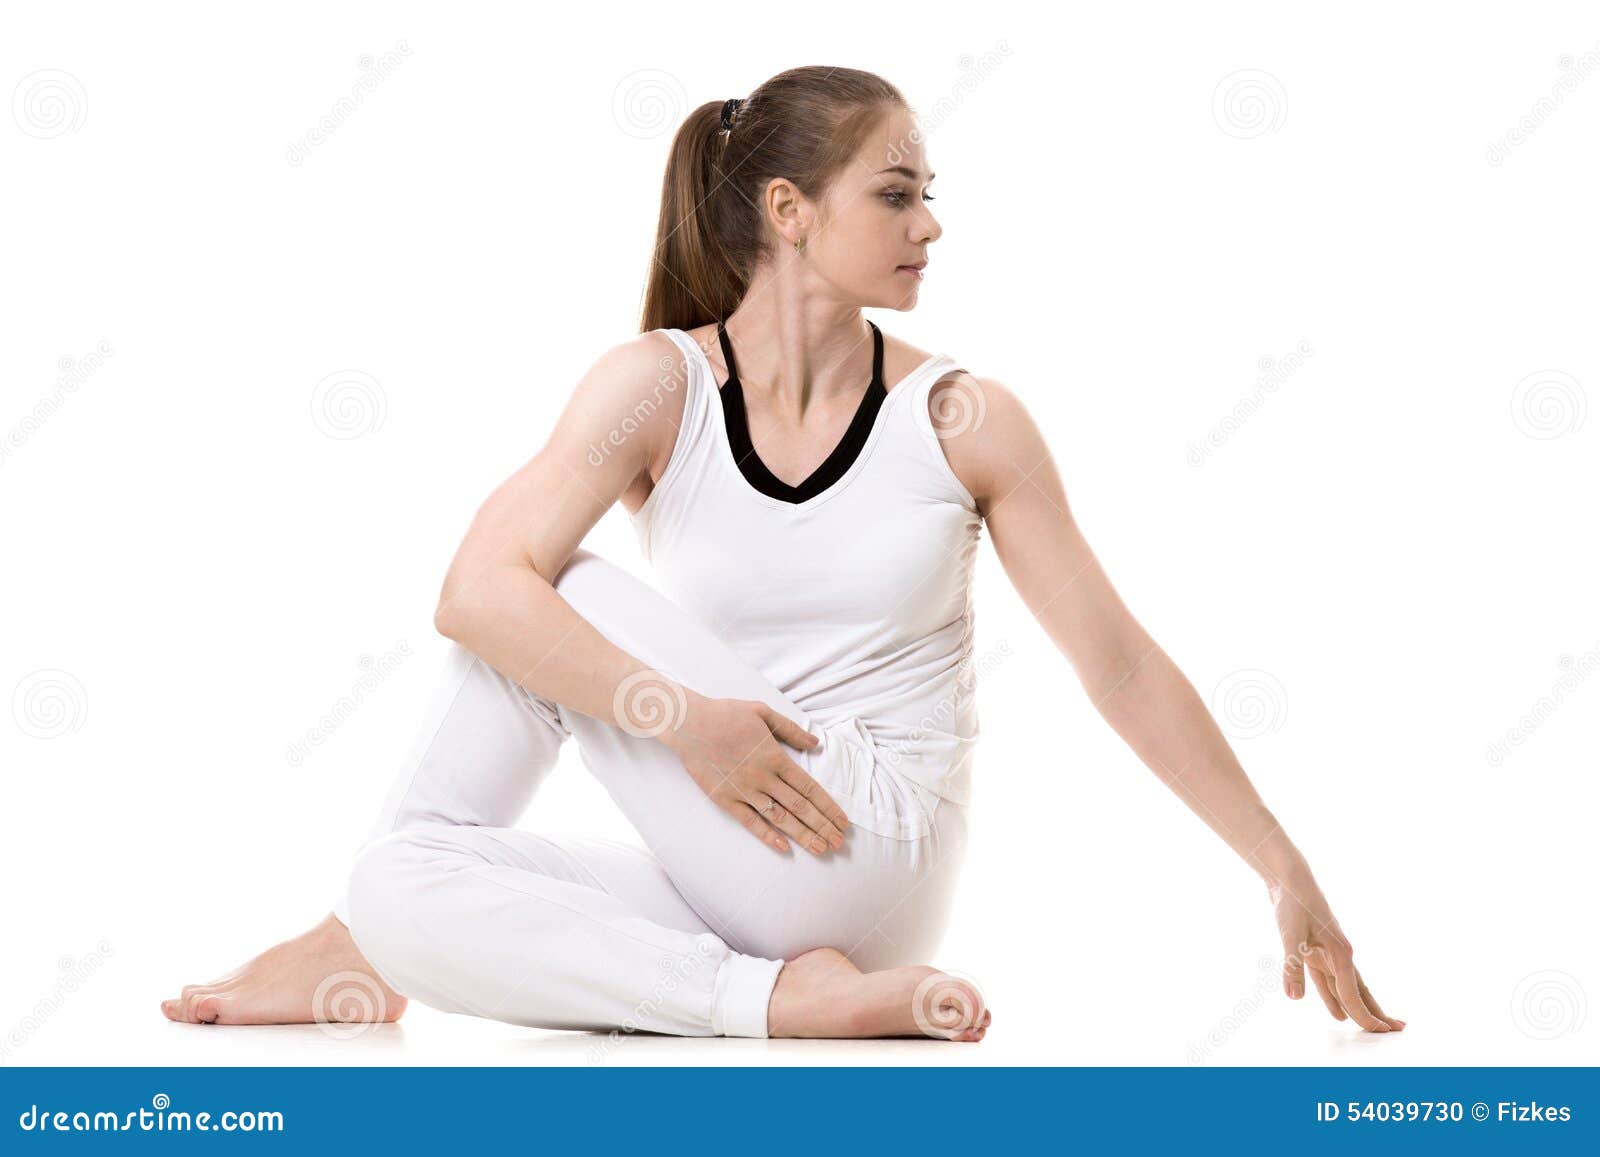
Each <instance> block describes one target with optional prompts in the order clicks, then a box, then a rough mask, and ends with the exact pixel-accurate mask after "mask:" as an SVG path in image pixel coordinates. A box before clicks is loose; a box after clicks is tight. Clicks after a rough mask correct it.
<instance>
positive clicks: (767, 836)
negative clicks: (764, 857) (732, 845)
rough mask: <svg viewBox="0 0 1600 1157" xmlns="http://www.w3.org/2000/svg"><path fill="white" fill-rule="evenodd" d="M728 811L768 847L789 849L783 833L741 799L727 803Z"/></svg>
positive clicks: (782, 850)
mask: <svg viewBox="0 0 1600 1157" xmlns="http://www.w3.org/2000/svg"><path fill="white" fill-rule="evenodd" d="M728 811H729V812H730V813H731V814H732V815H733V817H734V818H735V819H737V820H738V821H739V822H740V823H741V824H743V825H744V826H745V828H746V829H747V830H748V831H749V832H750V834H751V835H753V836H755V837H756V838H757V839H758V840H760V841H761V842H762V843H764V844H766V845H767V846H768V847H769V848H774V849H776V850H778V851H780V852H787V851H788V850H789V841H788V840H786V839H784V838H783V833H782V832H779V831H778V830H776V829H775V828H774V827H773V826H772V825H771V824H769V823H768V822H767V821H766V820H765V819H763V818H762V816H761V813H760V812H758V811H756V809H755V808H753V807H751V806H750V805H749V804H747V803H745V802H744V801H742V800H734V801H733V802H732V803H730V804H729V805H728Z"/></svg>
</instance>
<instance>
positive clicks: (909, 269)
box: [895, 265, 922, 281]
mask: <svg viewBox="0 0 1600 1157" xmlns="http://www.w3.org/2000/svg"><path fill="white" fill-rule="evenodd" d="M895 272H896V273H909V274H911V276H912V277H915V278H916V279H917V280H918V281H921V280H922V270H921V269H918V268H917V267H916V266H915V265H900V266H896V267H895Z"/></svg>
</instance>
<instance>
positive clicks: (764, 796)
mask: <svg viewBox="0 0 1600 1157" xmlns="http://www.w3.org/2000/svg"><path fill="white" fill-rule="evenodd" d="M748 802H749V804H750V806H751V807H753V808H755V809H756V811H757V813H759V814H760V816H761V818H762V819H764V820H766V821H767V822H768V823H769V824H771V825H772V826H773V827H775V828H777V829H778V830H779V831H780V832H783V833H785V834H786V835H788V836H789V837H791V838H792V839H794V840H796V841H797V842H798V843H799V844H800V846H801V847H803V848H805V849H806V851H808V852H811V853H813V854H814V855H818V856H820V855H822V854H823V853H824V852H826V851H827V850H828V843H827V841H826V840H824V839H823V838H822V837H821V836H820V835H818V834H817V833H816V832H815V831H813V830H812V829H811V828H810V827H808V826H807V825H805V824H804V823H801V822H800V817H799V816H797V815H795V814H794V813H793V812H792V811H790V810H789V809H788V808H786V807H784V806H783V804H782V803H781V802H779V801H778V800H777V799H774V798H773V797H772V795H771V794H769V793H767V792H755V793H753V794H752V796H751V798H750V800H749V801H748ZM801 802H804V801H803V800H802V801H801Z"/></svg>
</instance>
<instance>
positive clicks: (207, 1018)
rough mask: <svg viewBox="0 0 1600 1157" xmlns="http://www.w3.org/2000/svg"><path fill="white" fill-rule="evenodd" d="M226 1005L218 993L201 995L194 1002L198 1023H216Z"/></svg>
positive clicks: (195, 1017)
mask: <svg viewBox="0 0 1600 1157" xmlns="http://www.w3.org/2000/svg"><path fill="white" fill-rule="evenodd" d="M225 1007H226V1004H225V1002H224V1001H223V998H222V997H221V996H220V995H218V994H217V993H211V994H209V995H207V996H202V997H199V998H197V999H196V1000H195V1002H194V1019H195V1022H196V1023H197V1024H216V1023H217V1022H218V1020H219V1019H221V1016H222V1012H223V1010H224V1008H225Z"/></svg>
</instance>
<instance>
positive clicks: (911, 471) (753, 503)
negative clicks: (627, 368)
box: [632, 329, 983, 804]
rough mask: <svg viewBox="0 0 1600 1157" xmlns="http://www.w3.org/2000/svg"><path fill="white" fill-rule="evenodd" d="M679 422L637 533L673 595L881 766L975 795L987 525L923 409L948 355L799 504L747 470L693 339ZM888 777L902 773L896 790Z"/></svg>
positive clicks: (911, 384) (686, 351)
mask: <svg viewBox="0 0 1600 1157" xmlns="http://www.w3.org/2000/svg"><path fill="white" fill-rule="evenodd" d="M660 332H662V333H665V334H666V335H667V336H668V337H669V338H671V339H672V341H673V343H674V344H676V345H677V346H678V348H679V349H680V350H681V351H682V352H683V356H684V357H685V359H686V360H687V372H686V374H685V375H684V380H685V384H686V390H685V396H684V404H683V421H682V424H681V425H680V426H679V428H678V436H677V441H676V443H675V444H674V446H673V449H672V456H671V458H670V459H669V460H668V462H667V466H666V469H665V470H664V471H663V472H662V475H661V479H660V481H658V482H657V483H656V485H655V488H654V489H653V490H651V492H650V495H649V497H648V498H646V499H645V502H644V505H643V506H641V507H640V508H639V510H638V511H637V512H636V513H635V514H634V515H633V516H632V521H633V527H634V532H635V534H636V535H637V536H638V539H639V545H640V548H641V550H642V551H643V553H644V556H645V558H646V560H648V561H649V563H650V565H651V566H652V568H653V569H654V570H655V571H656V573H657V575H658V576H659V579H660V586H661V589H662V590H663V591H664V592H665V593H666V594H667V595H669V596H670V597H671V598H672V599H673V600H674V601H675V602H677V603H678V604H679V605H680V606H682V607H684V608H685V609H686V610H688V611H690V612H691V613H692V614H694V615H695V617H696V618H698V619H700V620H701V621H702V622H704V623H705V624H706V625H707V626H709V627H710V628H711V629H712V630H713V631H715V632H716V634H717V635H718V636H720V637H721V638H722V639H723V640H725V641H726V642H727V643H728V645H729V646H730V647H731V648H732V649H733V650H734V651H735V652H736V653H737V654H739V655H740V656H741V657H742V658H743V659H745V660H746V661H747V662H749V663H750V664H751V666H753V667H755V668H756V669H757V670H759V671H760V672H761V673H762V674H763V675H765V676H766V677H767V678H768V679H769V680H771V681H772V682H773V683H774V684H775V685H776V686H777V687H778V688H779V689H780V690H781V691H783V693H784V694H785V695H787V696H788V697H789V698H790V699H791V700H793V701H794V702H795V703H796V704H797V705H798V706H799V707H801V708H802V709H803V710H804V711H805V712H807V713H808V714H809V715H811V716H812V718H813V725H812V730H813V731H816V730H818V729H819V728H822V729H828V728H839V729H842V730H844V731H846V732H850V733H852V734H850V735H849V737H848V738H849V741H850V742H853V743H855V744H857V745H858V746H859V747H860V749H861V751H862V753H863V755H864V758H865V760H866V761H867V762H869V763H870V765H871V766H870V769H869V770H870V773H871V774H872V775H873V776H875V777H882V776H887V777H890V779H891V780H892V779H897V778H903V779H906V780H909V781H911V782H912V783H915V784H920V785H921V786H922V787H924V788H927V789H928V790H930V791H932V792H933V793H934V794H936V795H938V796H940V797H941V798H944V799H948V800H951V801H952V802H955V803H958V804H967V803H969V802H970V801H971V764H972V755H973V749H974V747H975V744H976V742H977V738H978V715H977V701H976V687H975V682H974V668H973V662H972V650H973V613H972V598H971V582H972V570H973V564H974V561H975V559H976V556H977V547H978V538H979V533H980V531H981V529H982V525H983V520H982V518H981V516H980V515H979V513H978V508H977V503H976V502H975V501H974V500H973V498H972V495H971V494H970V493H968V491H967V489H966V487H965V486H963V485H962V484H961V481H960V480H959V479H958V478H957V477H956V475H955V472H954V471H952V470H951V469H950V465H949V462H948V461H947V460H946V458H945V456H944V450H943V447H942V446H941V444H940V439H939V435H938V433H937V432H936V431H935V429H934V426H933V422H932V420H931V418H930V416H929V412H928V397H929V393H930V391H931V390H932V387H933V385H934V383H935V382H937V381H938V380H939V379H940V378H941V377H942V376H944V375H945V374H948V373H950V372H951V371H952V370H955V369H958V368H960V367H959V364H958V363H957V362H955V361H954V360H953V359H951V358H950V357H948V356H946V355H943V354H937V355H935V356H933V357H930V358H929V359H928V360H927V361H925V362H923V363H922V365H920V366H918V367H917V368H916V369H915V370H913V371H912V372H911V373H910V374H909V375H908V376H907V377H905V378H904V379H902V380H901V381H900V382H898V383H896V384H895V386H894V387H893V388H892V389H890V390H889V391H888V394H887V396H886V397H884V399H883V402H882V405H881V407H880V408H879V410H878V413H877V416H876V420H875V422H874V424H873V425H872V427H871V430H870V432H869V433H868V435H867V440H866V443H865V445H864V446H863V447H862V449H861V452H860V454H858V455H857V457H856V459H855V461H854V462H853V463H852V464H851V465H850V467H849V469H848V470H847V471H846V473H845V474H844V475H843V477H841V478H839V479H838V481H836V482H835V483H834V484H833V485H832V486H829V487H827V488H826V489H825V490H823V491H822V492H820V493H818V494H816V495H814V496H812V497H811V498H809V499H807V500H805V501H803V502H799V503H795V502H787V501H784V500H782V499H779V498H774V497H771V496H769V495H767V494H764V493H762V492H761V491H760V490H757V489H756V488H755V487H754V486H752V485H751V483H750V482H749V480H748V479H746V478H745V476H744V474H743V473H741V472H740V470H739V467H738V464H737V462H736V461H735V459H734V454H733V449H732V447H731V445H730V444H729V441H728V434H727V429H726V426H725V418H724V414H723V409H722V399H721V397H720V396H719V394H718V388H717V382H716V376H715V373H714V371H713V370H712V367H711V363H710V362H709V361H708V360H707V358H706V356H705V354H704V353H703V352H702V351H701V349H700V347H699V346H698V345H697V344H696V343H695V341H694V339H693V338H691V337H690V336H689V335H688V334H687V333H685V332H684V331H682V330H679V329H664V330H661V331H660ZM885 786H889V785H885Z"/></svg>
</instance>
